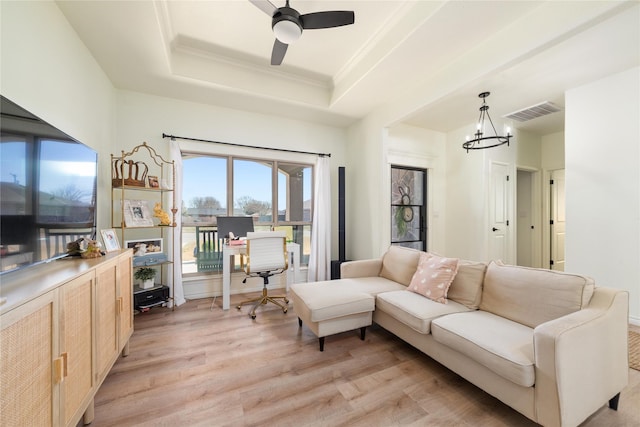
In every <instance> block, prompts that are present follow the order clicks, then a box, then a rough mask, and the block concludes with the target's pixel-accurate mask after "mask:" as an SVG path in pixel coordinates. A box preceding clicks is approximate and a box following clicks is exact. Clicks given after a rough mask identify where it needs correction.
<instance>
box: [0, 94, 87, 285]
mask: <svg viewBox="0 0 640 427" xmlns="http://www.w3.org/2000/svg"><path fill="white" fill-rule="evenodd" d="M97 166H98V155H97V153H96V151H94V150H93V149H91V148H90V147H88V146H86V145H84V144H82V143H80V142H79V141H76V140H74V139H73V138H71V137H70V136H69V135H67V134H65V133H64V132H62V131H60V130H58V129H56V128H55V127H53V126H51V125H50V124H48V123H46V122H44V121H43V120H41V119H40V118H38V117H36V116H35V115H33V114H31V113H29V112H28V111H26V110H25V109H24V108H21V107H20V106H18V105H16V104H15V103H13V102H12V101H10V100H8V99H7V98H5V97H4V96H0V264H1V268H0V274H5V273H8V272H11V271H15V270H18V269H21V268H26V267H29V266H33V265H36V264H40V263H42V262H47V261H52V260H54V259H57V258H61V257H64V256H66V254H67V243H69V242H70V241H73V240H77V239H78V238H80V237H88V238H92V239H95V235H96V191H97V188H96V185H97Z"/></svg>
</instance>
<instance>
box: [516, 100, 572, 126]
mask: <svg viewBox="0 0 640 427" xmlns="http://www.w3.org/2000/svg"><path fill="white" fill-rule="evenodd" d="M558 111H561V108H560V107H558V106H557V105H555V104H554V103H552V102H549V101H545V102H541V103H540V104H536V105H533V106H531V107H527V108H523V109H522V110H518V111H514V112H513V113H509V114H507V115H506V116H504V117H505V118H507V119H512V120H517V121H519V122H526V121H528V120H532V119H536V118H538V117H542V116H546V115H547V114H551V113H557V112H558Z"/></svg>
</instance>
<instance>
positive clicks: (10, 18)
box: [0, 1, 114, 228]
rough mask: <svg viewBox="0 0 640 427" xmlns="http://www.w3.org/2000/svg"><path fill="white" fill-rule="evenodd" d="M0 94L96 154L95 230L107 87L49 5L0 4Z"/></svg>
mask: <svg viewBox="0 0 640 427" xmlns="http://www.w3.org/2000/svg"><path fill="white" fill-rule="evenodd" d="M0 15H1V16H0V19H1V25H0V40H1V43H2V45H1V49H0V51H1V52H2V61H1V71H0V93H2V95H4V96H5V97H7V98H9V99H10V100H12V101H13V102H15V103H16V104H18V105H20V106H21V107H23V108H25V109H27V110H28V111H30V112H31V113H33V114H35V115H36V116H38V117H40V118H41V119H43V120H45V121H46V122H48V123H50V124H51V125H53V126H55V127H57V128H59V129H60V130H62V131H63V132H65V133H67V134H68V135H70V136H71V137H73V138H75V139H77V140H79V141H81V142H84V143H85V144H87V145H89V146H90V147H92V148H94V149H96V150H97V151H98V158H99V162H100V164H99V176H98V187H99V190H98V228H106V227H107V225H108V223H109V221H110V216H109V206H110V196H109V194H110V193H109V191H108V190H107V188H109V187H108V186H109V185H110V179H111V176H110V168H109V151H110V150H109V145H110V144H111V141H113V129H114V97H113V87H112V85H111V83H110V81H109V79H108V78H107V77H106V75H105V74H104V72H103V71H102V69H101V68H100V66H99V65H98V64H97V63H96V61H95V60H94V59H93V57H92V56H91V54H90V52H89V51H88V50H87V48H86V47H85V46H84V44H83V43H82V42H81V41H80V40H79V39H78V37H77V35H76V33H75V32H74V31H73V29H72V28H71V26H70V25H69V23H68V22H67V20H66V18H65V17H64V15H62V13H61V12H60V10H59V9H58V7H57V6H56V4H55V3H54V2H4V1H3V2H0Z"/></svg>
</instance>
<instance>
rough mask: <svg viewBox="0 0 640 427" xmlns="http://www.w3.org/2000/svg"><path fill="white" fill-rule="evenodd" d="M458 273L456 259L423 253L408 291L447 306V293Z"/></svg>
mask: <svg viewBox="0 0 640 427" xmlns="http://www.w3.org/2000/svg"><path fill="white" fill-rule="evenodd" d="M457 272H458V260H457V259H456V258H444V257H441V256H437V255H433V254H430V253H428V252H422V253H421V254H420V260H419V262H418V268H417V269H416V272H415V273H414V275H413V278H412V279H411V283H409V286H408V287H407V289H408V290H410V291H412V292H415V293H417V294H420V295H422V296H425V297H427V298H429V299H431V300H433V301H436V302H439V303H442V304H446V303H447V291H448V290H449V286H451V282H453V278H454V277H455V276H456V273H457Z"/></svg>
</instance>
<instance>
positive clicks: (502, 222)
mask: <svg viewBox="0 0 640 427" xmlns="http://www.w3.org/2000/svg"><path fill="white" fill-rule="evenodd" d="M510 201H511V182H510V178H509V165H507V164H505V163H492V164H491V182H490V188H489V259H492V260H502V261H504V262H505V263H509V264H512V263H513V261H512V260H511V256H510V252H509V246H510V245H509V239H510V238H511V233H510V229H509V226H510V222H509V219H510V216H511V215H510V213H511V209H510V206H511V202H510Z"/></svg>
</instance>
